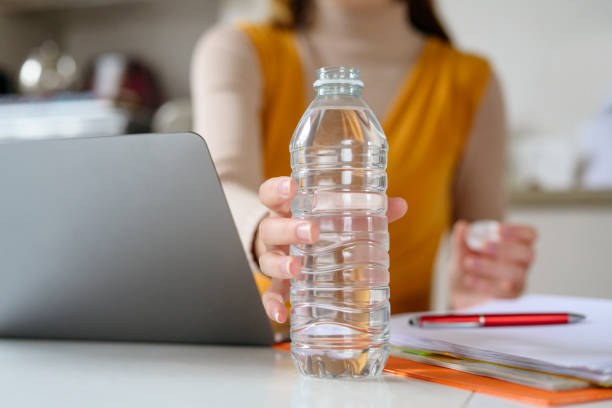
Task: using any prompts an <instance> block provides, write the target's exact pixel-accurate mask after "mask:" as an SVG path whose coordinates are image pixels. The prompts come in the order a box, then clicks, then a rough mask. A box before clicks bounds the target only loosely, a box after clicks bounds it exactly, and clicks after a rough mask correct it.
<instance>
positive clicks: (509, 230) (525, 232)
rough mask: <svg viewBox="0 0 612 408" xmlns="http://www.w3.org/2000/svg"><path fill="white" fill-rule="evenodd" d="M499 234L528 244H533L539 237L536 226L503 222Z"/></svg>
mask: <svg viewBox="0 0 612 408" xmlns="http://www.w3.org/2000/svg"><path fill="white" fill-rule="evenodd" d="M499 234H500V235H501V236H502V238H508V239H509V240H514V241H519V242H523V243H525V244H528V245H531V244H533V243H534V242H535V240H536V239H537V237H538V233H537V231H536V229H535V228H533V227H530V226H529V225H521V224H502V225H501V227H500V229H499Z"/></svg>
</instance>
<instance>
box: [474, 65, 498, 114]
mask: <svg viewBox="0 0 612 408" xmlns="http://www.w3.org/2000/svg"><path fill="white" fill-rule="evenodd" d="M482 110H488V111H503V110H504V95H503V91H502V87H501V84H500V81H499V77H498V76H497V74H496V73H495V71H493V70H491V71H490V74H489V79H488V80H487V84H486V86H485V89H484V93H483V94H482V98H481V103H480V108H479V111H482Z"/></svg>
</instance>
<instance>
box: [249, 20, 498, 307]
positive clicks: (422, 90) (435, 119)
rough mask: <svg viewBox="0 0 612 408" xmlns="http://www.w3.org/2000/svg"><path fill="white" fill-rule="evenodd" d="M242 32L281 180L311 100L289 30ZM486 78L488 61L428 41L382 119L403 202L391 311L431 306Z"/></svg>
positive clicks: (269, 156)
mask: <svg viewBox="0 0 612 408" xmlns="http://www.w3.org/2000/svg"><path fill="white" fill-rule="evenodd" d="M240 28H241V29H242V30H243V31H244V32H245V33H246V35H247V36H248V38H249V39H250V40H251V41H252V43H253V45H254V47H255V49H256V51H257V54H258V56H259V61H260V64H261V70H262V73H263V76H264V98H263V99H264V104H263V112H262V115H263V118H262V127H263V129H262V137H263V141H262V142H263V166H264V175H265V178H270V177H276V176H286V175H289V174H290V173H291V167H290V161H289V160H290V156H289V149H288V146H289V141H290V140H291V136H292V134H293V131H294V129H295V127H296V125H297V123H298V121H299V119H300V117H301V116H302V114H303V113H304V111H305V109H306V107H307V105H308V102H309V101H306V100H305V95H304V89H303V84H304V80H303V77H302V64H301V61H300V58H299V56H298V52H297V47H296V43H295V37H294V33H293V32H291V31H288V30H282V29H277V28H274V27H271V26H268V25H243V26H241V27H240ZM489 75H490V68H489V65H488V63H487V62H486V61H485V60H483V59H481V58H479V57H476V56H473V55H468V54H464V53H461V52H459V51H457V50H455V49H454V48H452V47H451V46H450V45H449V44H447V43H444V42H442V41H440V40H438V39H435V38H433V37H431V38H428V39H427V41H426V43H425V46H424V48H423V51H422V52H421V55H420V56H419V58H418V60H417V62H416V63H415V65H414V66H413V68H412V70H411V71H410V73H409V74H408V75H407V77H406V78H405V80H404V83H403V85H402V86H401V87H400V89H399V90H398V92H397V94H396V95H395V97H394V103H393V104H392V109H391V110H390V112H389V114H388V116H387V117H384V118H379V119H382V121H381V123H382V126H383V129H384V131H385V134H386V136H387V139H388V142H389V156H388V168H387V174H388V178H389V188H388V190H387V194H388V195H389V196H390V197H403V198H405V199H406V201H407V202H408V213H407V214H406V216H405V217H404V218H402V219H401V220H399V221H396V222H394V223H392V224H390V225H389V232H390V251H389V255H390V275H391V282H390V288H391V299H390V301H391V311H392V312H393V313H402V312H409V311H415V310H426V309H427V308H429V303H430V292H431V284H432V269H433V263H434V260H435V256H436V252H437V248H438V244H439V241H440V238H441V236H442V234H443V232H444V231H445V230H446V229H447V228H448V227H449V224H450V222H451V216H452V215H451V214H452V196H451V184H452V180H453V174H454V171H455V168H456V166H457V163H458V160H459V159H460V157H461V154H462V151H463V148H464V146H465V144H466V139H467V137H468V134H469V132H470V128H471V123H472V119H473V118H474V116H475V113H476V110H477V108H478V104H479V100H480V98H481V96H482V94H483V91H484V88H485V87H486V84H487V82H488V80H489ZM368 85H369V86H376V85H375V84H371V83H370V84H366V86H368ZM258 284H260V289H264V287H265V286H266V285H265V283H262V282H261V281H258Z"/></svg>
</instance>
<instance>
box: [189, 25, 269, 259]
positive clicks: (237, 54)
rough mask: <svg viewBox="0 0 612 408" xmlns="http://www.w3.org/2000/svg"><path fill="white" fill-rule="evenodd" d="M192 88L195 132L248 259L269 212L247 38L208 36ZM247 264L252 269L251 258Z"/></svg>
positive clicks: (199, 48)
mask: <svg viewBox="0 0 612 408" xmlns="http://www.w3.org/2000/svg"><path fill="white" fill-rule="evenodd" d="M191 84H192V86H191V88H192V99H193V113H194V129H195V131H196V132H197V133H199V134H200V135H202V136H203V137H204V139H205V140H206V142H207V144H208V148H209V149H210V152H211V155H212V157H213V160H214V162H215V166H216V168H217V172H218V173H219V177H220V179H221V183H222V184H223V189H224V191H225V194H226V196H227V200H228V203H229V206H230V209H231V211H232V215H233V217H234V221H235V223H236V226H237V228H238V233H239V234H240V239H241V241H242V244H243V246H244V248H245V251H246V253H247V254H249V256H250V255H251V253H252V251H251V248H252V244H253V235H254V232H255V230H256V229H257V225H258V224H259V221H260V220H261V219H262V218H263V216H264V215H265V214H266V213H267V209H266V208H265V207H264V206H263V204H261V202H260V201H259V198H258V194H257V191H258V189H259V185H260V184H261V183H262V181H263V174H262V172H263V171H262V154H261V112H260V111H261V108H262V87H263V80H262V76H261V71H260V67H259V59H258V57H257V54H256V52H255V49H254V48H253V46H252V44H251V43H250V41H249V39H248V38H247V37H246V36H245V35H244V34H243V33H242V32H240V31H239V30H238V29H236V28H233V27H218V28H214V29H212V30H210V31H209V32H208V33H206V35H204V36H203V37H202V39H200V41H199V42H198V44H197V45H196V48H195V51H194V55H193V60H192V67H191ZM251 265H252V267H253V268H254V269H255V268H256V266H255V265H256V264H255V263H254V262H253V260H252V259H251Z"/></svg>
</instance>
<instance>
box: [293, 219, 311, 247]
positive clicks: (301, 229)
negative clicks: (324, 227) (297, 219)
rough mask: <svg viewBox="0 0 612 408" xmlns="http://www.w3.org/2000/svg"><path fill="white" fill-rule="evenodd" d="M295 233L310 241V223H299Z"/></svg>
mask: <svg viewBox="0 0 612 408" xmlns="http://www.w3.org/2000/svg"><path fill="white" fill-rule="evenodd" d="M295 233H296V235H297V237H298V239H299V240H300V241H306V242H308V241H310V235H311V234H310V224H308V223H303V224H300V225H298V227H297V229H296V231H295Z"/></svg>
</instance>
